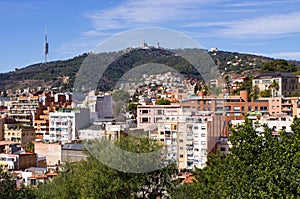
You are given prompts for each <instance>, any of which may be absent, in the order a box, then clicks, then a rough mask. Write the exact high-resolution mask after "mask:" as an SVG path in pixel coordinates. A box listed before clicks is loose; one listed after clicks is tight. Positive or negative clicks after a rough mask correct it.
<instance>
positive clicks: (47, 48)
mask: <svg viewBox="0 0 300 199" xmlns="http://www.w3.org/2000/svg"><path fill="white" fill-rule="evenodd" d="M48 53H49V43H48V41H47V30H46V34H45V42H44V56H45V63H47V56H48Z"/></svg>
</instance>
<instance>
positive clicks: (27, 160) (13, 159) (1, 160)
mask: <svg viewBox="0 0 300 199" xmlns="http://www.w3.org/2000/svg"><path fill="white" fill-rule="evenodd" d="M36 164H37V155H36V154H35V153H20V154H4V153H1V154H0V166H1V167H2V168H3V169H7V170H24V169H26V168H29V167H34V166H36Z"/></svg>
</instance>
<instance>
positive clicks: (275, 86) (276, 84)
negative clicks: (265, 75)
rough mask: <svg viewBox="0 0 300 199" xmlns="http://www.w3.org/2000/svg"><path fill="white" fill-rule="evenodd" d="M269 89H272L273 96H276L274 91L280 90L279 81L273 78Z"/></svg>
mask: <svg viewBox="0 0 300 199" xmlns="http://www.w3.org/2000/svg"><path fill="white" fill-rule="evenodd" d="M269 89H271V91H272V97H274V92H275V91H278V90H279V84H278V82H277V81H275V80H273V82H272V83H271V84H270V85H269ZM276 96H277V95H276Z"/></svg>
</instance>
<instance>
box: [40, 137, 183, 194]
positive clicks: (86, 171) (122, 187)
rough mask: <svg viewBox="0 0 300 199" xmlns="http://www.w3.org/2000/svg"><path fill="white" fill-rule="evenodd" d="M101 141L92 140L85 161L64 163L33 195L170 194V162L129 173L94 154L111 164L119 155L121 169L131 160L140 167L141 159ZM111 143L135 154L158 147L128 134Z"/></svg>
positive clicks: (172, 167)
mask: <svg viewBox="0 0 300 199" xmlns="http://www.w3.org/2000/svg"><path fill="white" fill-rule="evenodd" d="M103 143H104V145H103ZM105 143H106V142H105V141H103V140H102V141H99V142H94V143H93V148H92V149H89V150H88V151H87V154H88V158H87V159H86V160H82V161H80V162H77V163H67V164H66V165H65V167H64V170H63V171H62V172H61V173H59V176H58V177H56V178H54V179H53V181H51V182H49V183H48V184H43V185H41V186H40V187H39V189H38V190H37V192H36V193H37V197H38V198H125V199H126V198H156V197H168V194H167V193H171V191H172V190H173V189H174V188H175V187H174V185H173V182H172V181H173V177H174V175H175V174H176V171H177V169H176V166H175V165H174V164H170V165H169V166H166V167H164V168H161V169H159V170H155V171H151V172H141V173H130V172H124V171H119V170H116V169H114V168H112V167H110V166H107V165H106V164H103V163H102V162H100V161H99V159H98V158H99V157H98V155H99V156H101V157H103V156H105V158H106V159H107V160H108V161H111V162H112V163H117V162H118V161H119V158H121V159H122V160H123V162H122V167H123V169H124V170H126V169H130V168H127V167H128V166H130V163H131V162H134V163H135V165H137V166H141V167H143V166H144V164H143V162H142V161H141V160H131V159H128V158H126V157H122V156H121V154H119V153H116V151H115V150H114V148H113V147H112V148H110V146H107V145H106V144H105ZM94 144H95V145H94ZM114 146H118V147H119V148H122V149H126V151H130V152H135V153H147V152H151V151H153V150H157V149H160V148H161V146H160V145H158V144H157V143H156V142H154V141H152V140H149V139H145V138H133V137H131V136H129V137H123V138H122V139H121V140H120V141H119V142H115V143H114ZM103 147H104V148H103ZM107 147H108V148H107ZM103 149H104V150H103ZM105 149H108V150H105ZM93 150H96V151H98V152H99V153H97V154H98V155H95V153H94V152H95V151H93ZM103 151H105V152H103ZM158 159H159V158H157V159H154V160H153V159H152V160H151V161H154V162H155V161H157V160H158ZM149 161H150V160H149ZM117 166H118V165H117Z"/></svg>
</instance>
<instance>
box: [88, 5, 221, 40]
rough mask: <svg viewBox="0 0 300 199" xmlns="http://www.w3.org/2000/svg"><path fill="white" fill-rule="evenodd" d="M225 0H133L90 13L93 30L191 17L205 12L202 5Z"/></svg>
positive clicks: (155, 23)
mask: <svg viewBox="0 0 300 199" xmlns="http://www.w3.org/2000/svg"><path fill="white" fill-rule="evenodd" d="M221 1H223V0H209V1H198V2H197V1H196V2H195V1H194V0H169V1H153V0H144V1H141V0H129V1H126V2H125V3H122V4H120V5H119V6H117V7H114V8H111V9H106V10H96V11H93V12H91V13H89V14H87V17H88V18H89V19H90V20H91V22H92V26H93V31H102V30H107V29H130V28H136V27H142V26H159V25H163V24H166V23H168V22H176V20H185V21H190V20H191V19H192V18H193V16H195V15H196V16H197V17H198V16H199V15H201V14H204V13H201V11H200V9H201V5H203V6H204V5H206V4H209V3H212V2H221ZM199 6H200V7H199ZM85 34H89V33H85Z"/></svg>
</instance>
